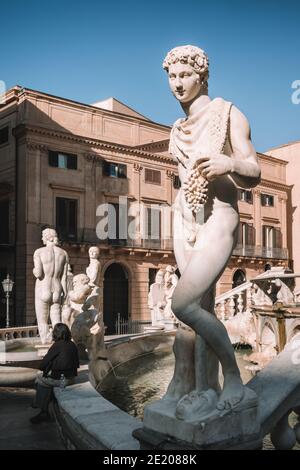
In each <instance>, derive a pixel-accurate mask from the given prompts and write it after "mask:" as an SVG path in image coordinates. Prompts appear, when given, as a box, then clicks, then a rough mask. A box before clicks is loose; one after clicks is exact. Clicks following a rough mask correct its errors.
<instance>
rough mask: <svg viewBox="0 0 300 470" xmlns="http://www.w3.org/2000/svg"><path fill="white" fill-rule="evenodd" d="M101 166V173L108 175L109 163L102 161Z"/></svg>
mask: <svg viewBox="0 0 300 470" xmlns="http://www.w3.org/2000/svg"><path fill="white" fill-rule="evenodd" d="M102 168H103V175H105V176H109V163H108V162H106V161H104V162H103V167H102Z"/></svg>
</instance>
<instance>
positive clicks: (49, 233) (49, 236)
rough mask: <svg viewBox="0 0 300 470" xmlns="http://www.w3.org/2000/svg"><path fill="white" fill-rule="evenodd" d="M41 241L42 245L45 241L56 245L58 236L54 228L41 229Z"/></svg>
mask: <svg viewBox="0 0 300 470" xmlns="http://www.w3.org/2000/svg"><path fill="white" fill-rule="evenodd" d="M42 241H43V243H44V245H46V244H47V242H52V243H54V244H55V245H58V237H57V233H56V230H54V229H53V228H45V229H44V230H43V231H42Z"/></svg>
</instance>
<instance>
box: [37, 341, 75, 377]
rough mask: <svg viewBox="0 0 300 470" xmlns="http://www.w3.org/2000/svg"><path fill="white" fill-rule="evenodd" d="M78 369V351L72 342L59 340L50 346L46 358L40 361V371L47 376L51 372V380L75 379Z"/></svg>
mask: <svg viewBox="0 0 300 470" xmlns="http://www.w3.org/2000/svg"><path fill="white" fill-rule="evenodd" d="M78 367H79V357H78V350H77V347H76V345H75V344H74V343H73V341H64V340H59V341H56V342H55V343H54V344H52V346H51V348H50V349H49V351H48V352H47V354H46V356H45V357H44V358H43V359H42V362H41V364H40V370H42V371H44V375H47V373H48V372H49V371H51V374H50V377H52V379H60V376H61V374H64V376H65V377H75V376H76V375H77V369H78Z"/></svg>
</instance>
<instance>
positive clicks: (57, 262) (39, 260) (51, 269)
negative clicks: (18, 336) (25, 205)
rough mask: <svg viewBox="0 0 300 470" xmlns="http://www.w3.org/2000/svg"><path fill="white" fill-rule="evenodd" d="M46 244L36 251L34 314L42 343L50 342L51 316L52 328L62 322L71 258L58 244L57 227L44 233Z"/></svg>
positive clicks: (47, 229)
mask: <svg viewBox="0 0 300 470" xmlns="http://www.w3.org/2000/svg"><path fill="white" fill-rule="evenodd" d="M42 241H43V243H44V245H46V246H44V247H42V248H38V249H37V250H35V252H34V255H33V262H34V268H33V274H34V276H35V277H36V282H35V313H36V317H37V323H38V328H39V334H40V338H41V342H42V344H45V343H47V342H51V335H50V331H49V326H48V322H49V315H50V319H51V324H52V327H54V325H55V324H56V323H59V322H60V321H61V307H62V304H63V301H64V299H65V297H66V295H67V272H68V264H69V258H68V254H67V252H66V251H65V250H63V249H62V248H60V247H59V246H58V237H57V233H56V231H55V230H54V229H51V228H46V229H45V230H43V232H42Z"/></svg>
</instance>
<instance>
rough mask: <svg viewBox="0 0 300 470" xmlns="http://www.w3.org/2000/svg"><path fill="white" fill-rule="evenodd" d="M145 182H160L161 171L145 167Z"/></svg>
mask: <svg viewBox="0 0 300 470" xmlns="http://www.w3.org/2000/svg"><path fill="white" fill-rule="evenodd" d="M145 182H146V183H152V184H161V172H160V171H158V170H151V169H150V168H145Z"/></svg>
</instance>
